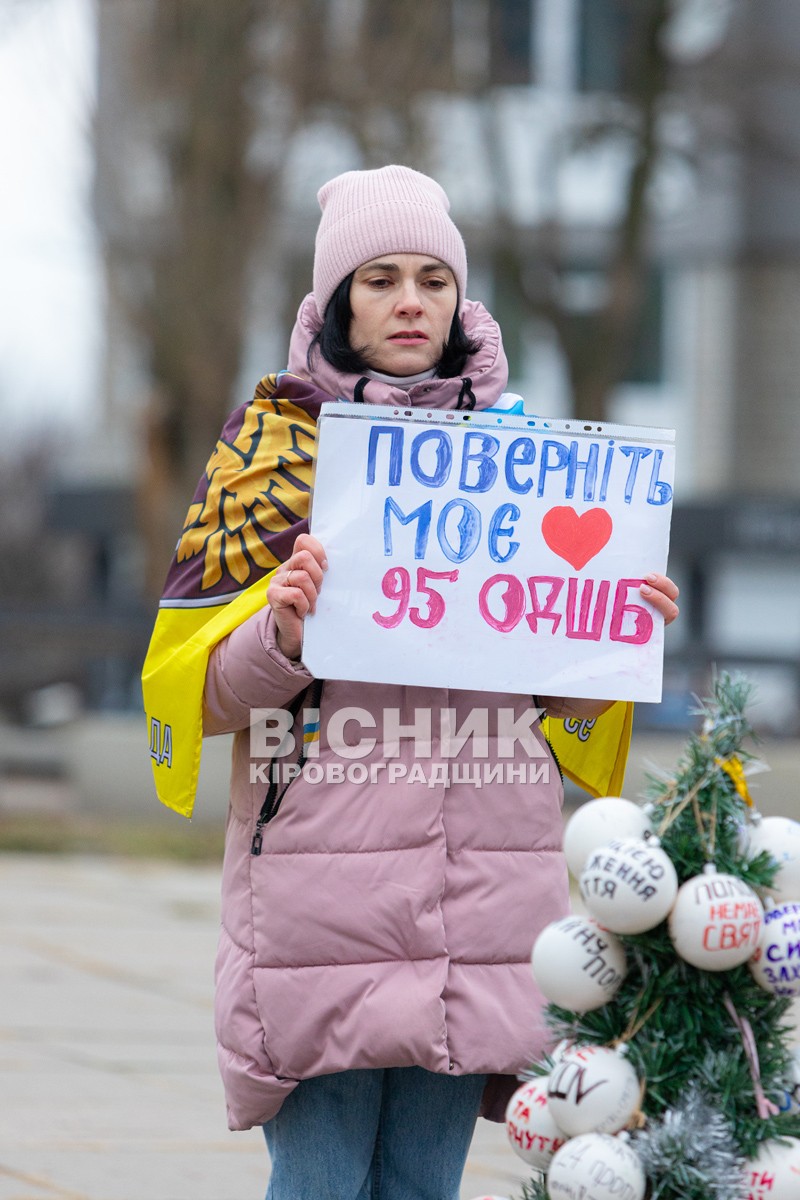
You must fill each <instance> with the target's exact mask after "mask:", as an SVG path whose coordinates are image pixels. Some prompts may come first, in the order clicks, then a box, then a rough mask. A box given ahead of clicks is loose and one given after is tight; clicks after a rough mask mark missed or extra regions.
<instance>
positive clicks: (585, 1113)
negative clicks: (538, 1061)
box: [547, 1046, 641, 1137]
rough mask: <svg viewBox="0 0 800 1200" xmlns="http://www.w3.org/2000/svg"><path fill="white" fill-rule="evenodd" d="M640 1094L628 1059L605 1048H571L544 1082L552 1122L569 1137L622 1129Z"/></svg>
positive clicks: (637, 1079) (628, 1119) (613, 1131)
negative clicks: (545, 1083)
mask: <svg viewBox="0 0 800 1200" xmlns="http://www.w3.org/2000/svg"><path fill="white" fill-rule="evenodd" d="M640 1092H641V1089H640V1087H639V1078H638V1076H637V1074H636V1072H635V1071H634V1069H633V1067H632V1066H631V1064H630V1063H629V1062H628V1060H627V1058H625V1056H624V1055H623V1054H621V1053H620V1052H619V1051H618V1050H610V1049H609V1048H608V1047H607V1046H573V1047H572V1049H570V1050H568V1051H567V1053H566V1054H565V1055H564V1056H563V1058H562V1059H561V1061H560V1062H559V1063H556V1065H555V1066H554V1067H553V1070H552V1071H551V1072H550V1075H549V1077H548V1080H547V1100H548V1103H549V1105H550V1111H551V1113H552V1114H553V1119H554V1120H555V1123H556V1125H558V1127H559V1129H563V1130H564V1133H566V1134H567V1135H568V1136H569V1137H575V1136H576V1135H577V1134H579V1133H616V1132H617V1131H618V1130H619V1129H623V1128H624V1126H625V1125H627V1124H628V1122H629V1121H630V1119H631V1117H632V1116H633V1114H634V1113H635V1112H636V1110H637V1108H638V1107H639V1097H640Z"/></svg>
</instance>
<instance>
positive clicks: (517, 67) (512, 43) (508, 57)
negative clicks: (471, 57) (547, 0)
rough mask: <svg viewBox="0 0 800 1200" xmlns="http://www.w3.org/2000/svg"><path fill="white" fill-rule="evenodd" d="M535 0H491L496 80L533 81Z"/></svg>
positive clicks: (493, 78)
mask: <svg viewBox="0 0 800 1200" xmlns="http://www.w3.org/2000/svg"><path fill="white" fill-rule="evenodd" d="M533 12H534V2H533V0H490V2H489V79H490V82H491V83H493V84H500V85H504V84H525V83H532V82H533V72H532V53H533V28H532V26H533Z"/></svg>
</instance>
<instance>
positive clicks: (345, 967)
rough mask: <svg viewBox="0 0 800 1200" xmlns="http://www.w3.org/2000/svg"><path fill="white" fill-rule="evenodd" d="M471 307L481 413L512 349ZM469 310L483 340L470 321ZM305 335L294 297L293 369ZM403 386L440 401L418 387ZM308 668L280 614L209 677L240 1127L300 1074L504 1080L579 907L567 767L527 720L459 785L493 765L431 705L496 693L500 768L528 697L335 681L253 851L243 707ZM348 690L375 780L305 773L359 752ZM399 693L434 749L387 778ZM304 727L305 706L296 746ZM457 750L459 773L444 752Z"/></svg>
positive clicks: (457, 713)
mask: <svg viewBox="0 0 800 1200" xmlns="http://www.w3.org/2000/svg"><path fill="white" fill-rule="evenodd" d="M470 314H475V315H476V316H477V318H478V320H479V323H480V325H481V327H480V328H479V329H478V330H477V331H478V333H479V334H480V333H481V332H482V330H483V329H485V330H487V332H488V333H490V334H491V336H490V337H484V349H483V351H481V352H479V354H478V355H477V356H476V360H477V361H475V362H473V363H471V364H470V386H471V390H472V391H473V393H474V394H475V396H476V397H477V407H479V408H482V407H488V406H489V405H490V404H491V403H493V402H494V401H495V400H496V399H497V398H498V396H499V395H500V393H501V392H502V390H503V386H504V383H505V376H504V364H505V360H504V358H503V355H502V347H501V345H500V340H499V333H498V334H497V335H496V336H495V334H494V330H496V326H494V323H493V322H491V318H489V317H488V314H486V313H485V310H483V309H482V308H480V306H477V305H471V306H469V313H468V318H469V315H470ZM488 322H491V326H489V324H488ZM465 323H466V324H467V329H468V332H469V333H471V334H473V335H474V334H475V332H476V323H475V319H471V320H470V319H468V320H467V322H465ZM470 326H471V327H470ZM312 328H313V322H312ZM298 330H299V332H298ZM304 336H305V334H304V325H303V321H302V310H301V321H300V322H299V325H298V327H297V329H296V334H295V338H294V341H293V357H294V364H292V362H290V367H292V366H293V368H294V370H295V371H299V370H301V369H302V354H303V351H302V346H303V344H304ZM305 344H307V340H306V341H305ZM482 356H483V357H482ZM330 370H331V369H330V368H328V371H330ZM315 380H316V376H315ZM338 382H339V384H342V383H345V382H346V381H342V380H341V378H340V379H339V381H338ZM320 383H321V386H325V387H326V389H327V390H329V391H330V392H331V393H332V394H334V395H336V394H338V395H347V394H352V393H351V392H350V393H348V391H347V390H346V388H345V387H343V386H339V387H336V386H332V385H331V381H330V380H328V379H327V378H326V379H325V380H324V381H323V380H321V381H320ZM431 384H432V385H433V387H434V390H435V399H433V402H434V403H436V404H437V406H442V407H452V406H454V405H455V402H456V397H457V395H458V392H459V388H460V386H461V380H432V381H430V384H429V385H427V386H428V387H430V385H431ZM442 385H448V386H447V387H443V386H442ZM381 389H383V390H382V391H381ZM370 392H371V393H372V394H370ZM415 392H419V395H418V396H415V394H414V393H415ZM409 397H410V400H411V402H412V403H414V402H415V401H416V402H417V403H420V402H421V403H423V404H425V403H430V402H431V399H432V398H431V397H429V394H428V393H427V392H424V391H423V385H420V384H418V385H415V387H414V388H412V389H411V392H410V393H409ZM366 398H367V400H368V401H372V402H373V403H375V402H381V400H383V401H384V402H390V403H397V402H398V401H397V391H396V389H393V388H386V387H385V386H384V385H380V384H377V383H371V384H370V385H368V387H367V396H366ZM403 402H404V403H406V404H407V403H409V400H408V399H406V398H405V396H404V397H403ZM311 683H312V680H311V676H310V675H309V674H308V672H307V671H306V669H305V667H304V666H303V665H302V664H301V663H296V662H291V661H289V660H287V659H286V658H285V657H284V656H283V655H282V654H281V652H280V651H279V650H278V648H277V645H276V642H275V629H274V621H273V618H272V615H271V613H270V612H269V610H268V609H264V610H262V611H261V612H259V613H257V614H256V615H255V616H254V617H252V618H251V619H250V620H249V621H247V622H245V623H244V624H243V625H242V626H240V627H239V628H238V629H236V630H235V631H234V632H233V633H232V634H230V635H229V636H228V637H227V638H226V639H225V640H224V641H223V642H221V643H220V644H219V645H218V646H217V647H216V649H215V650H214V652H213V653H212V655H211V658H210V662H209V668H208V673H207V677H206V691H205V712H204V725H205V732H206V733H209V734H211V733H220V732H228V731H233V730H235V731H237V733H236V738H235V741H234V754H233V769H232V784H231V806H230V812H229V818H228V828H227V839H226V851H225V864H224V870H223V888H222V899H223V912H222V930H221V936H220V945H219V953H218V959H217V1035H218V1041H219V1061H220V1067H221V1071H222V1076H223V1080H224V1084H225V1090H226V1097H227V1103H228V1114H229V1125H230V1127H231V1128H232V1129H247V1128H249V1127H251V1126H253V1125H258V1124H262V1123H263V1122H265V1121H267V1120H269V1119H270V1118H271V1117H272V1116H274V1115H275V1113H276V1112H277V1111H278V1109H279V1107H280V1105H281V1103H282V1101H283V1099H284V1098H285V1097H286V1095H287V1094H288V1093H289V1092H290V1091H291V1090H292V1089H293V1088H294V1087H295V1086H296V1084H297V1082H298V1081H299V1080H302V1079H306V1078H312V1077H314V1076H317V1075H321V1074H326V1073H328V1072H332V1071H342V1070H347V1069H351V1068H364V1067H388V1066H412V1065H416V1066H421V1067H425V1068H427V1069H428V1070H431V1071H437V1072H447V1071H454V1072H456V1073H458V1074H466V1073H484V1072H485V1073H488V1074H490V1075H492V1076H497V1075H505V1076H508V1077H509V1079H508V1080H507V1083H508V1084H509V1088H508V1089H505V1091H506V1092H507V1091H508V1090H510V1086H513V1084H514V1079H513V1077H514V1075H515V1073H516V1072H517V1071H519V1070H520V1069H521V1068H523V1067H525V1066H526V1065H527V1064H528V1063H529V1062H530V1061H531V1060H532V1059H534V1058H536V1057H537V1056H539V1055H540V1054H541V1052H542V1050H543V1047H544V1045H545V1043H546V1042H547V1041H548V1036H547V1033H546V1030H545V1029H544V1026H543V1021H542V1003H543V1002H542V997H541V996H540V994H539V993H538V991H537V988H536V986H535V984H534V981H533V978H532V975H531V969H530V952H531V947H532V945H533V942H534V940H535V938H536V936H537V934H538V932H539V931H540V930H541V929H542V928H543V926H544V925H546V924H547V923H548V922H550V921H552V920H555V919H556V918H557V917H559V916H562V915H563V914H564V913H565V912H566V910H567V904H568V888H567V873H566V868H565V865H564V860H563V857H562V854H561V803H562V787H561V781H560V777H559V773H558V770H557V768H556V766H555V764H554V763H553V761H552V758H551V756H550V754H549V750H548V748H547V746H546V743H545V742H544V739H543V737H542V735H541V733H540V732H539V730H538V727H536V728H534V731H533V738H534V739H535V742H536V749H535V751H534V753H535V754H537V755H539V756H540V757H534V758H530V757H529V753H530V748H528V750H526V749H525V748H523V747H522V746H521V745H520V744H519V743H518V744H517V745H516V747H515V757H514V758H511V759H506V760H504V761H503V762H502V764H501V765H502V770H501V771H500V772H499V773H500V775H501V776H502V778H500V779H498V780H496V781H495V782H492V783H489V784H487V785H486V786H485V787H480V788H478V787H475V786H474V784H473V783H470V782H467V781H466V780H468V779H469V778H474V775H473V772H474V771H475V769H476V768H477V770H478V771H479V772H481V773H482V772H483V769H484V764H485V763H486V761H487V760H480V759H474V758H473V757H472V750H473V743H472V742H470V741H467V742H466V743H465V745H464V746H463V747H462V748H461V750H460V751H459V752H458V754H457V755H456V757H454V758H450V759H448V758H447V756H446V751H445V750H444V748H443V747H442V746H441V744H440V742H439V740H438V739H439V736H440V732H441V730H442V725H441V721H440V715H439V714H440V710H451V712H450V714H449V716H448V718H447V719H446V724H448V723H449V727H450V728H451V729H452V730H453V731H456V730H458V729H460V728H461V726H462V724H463V723H464V721H465V720H466V719H467V718H468V716H469V714H470V713H471V711H472V710H474V709H488V711H489V733H490V737H489V746H488V749H489V758H488V763H489V764H492V763H495V765H497V763H498V762H499V760H498V759H497V752H498V742H497V733H498V712H499V710H500V709H502V708H505V709H507V710H513V714H508V713H507V714H506V717H505V718H501V720H502V719H505V720H506V722H507V721H508V720H509V719H510V718H511V719H517V718H518V717H521V716H522V714H523V713H524V712H525V710H527V709H529V708H531V707H532V704H533V701H532V700H530V699H527V698H525V697H520V696H501V695H492V694H487V693H479V692H474V693H473V692H465V691H451V690H447V689H431V688H414V687H400V686H397V685H375V684H361V683H350V682H342V681H336V680H331V681H327V682H326V683H325V684H324V687H323V690H322V696H321V701H320V730H321V733H320V739H319V756H318V758H315V759H314V760H313V762H314V763H315V764H318V765H317V766H316V771H315V772H314V773H313V774H312V776H310V777H309V778H306V777H305V776H304V775H300V776H298V777H297V778H295V779H294V780H293V782H291V784H290V785H289V787H288V790H287V791H286V793H285V795H284V797H283V800H282V802H281V805H280V808H279V810H278V811H277V813H276V815H275V816H273V817H272V819H271V820H270V821H269V822H268V823H267V824H266V825H265V826H264V828H263V840H262V845H261V852H260V853H259V854H253V853H252V852H251V851H252V846H253V838H254V833H255V829H256V823H257V821H258V816H259V812H260V810H261V807H262V804H263V802H264V797H265V792H266V790H267V785H266V784H265V783H264V782H263V779H262V778H260V777H259V771H258V766H259V764H258V762H257V761H256V762H251V759H250V739H249V723H250V711H251V709H252V708H278V707H286V706H288V705H290V704H291V702H292V701H293V700H295V698H297V697H299V696H300V694H301V693H303V692H304V691H305V689H306V688H308V686H309V685H310V684H311ZM348 707H356V708H359V709H366V710H368V711H369V713H370V714H372V716H373V717H374V719H375V722H376V728H375V729H370V730H368V731H367V733H368V734H369V736H370V737H374V738H375V739H376V741H375V745H374V747H373V748H372V749H371V750H370V752H369V754H368V755H367V756H366V757H364V758H360V759H359V760H358V761H359V762H361V763H363V764H364V766H365V768H366V772H369V769H370V767H372V766H373V765H377V766H378V769H377V771H374V772H373V775H374V776H376V781H375V782H372V781H370V779H369V777H367V778H366V779H363V781H359V782H354V781H353V778H350V779H348V778H347V776H346V775H345V778H344V779H343V780H342V781H341V782H329V783H315V782H312V779H313V778H316V777H317V776H318V775H319V774H320V772H323V773H324V772H325V770H326V768H327V767H329V766H333V767H338V768H341V767H342V766H343V767H344V768H346V767H348V766H349V765H350V760H348V759H343V758H342V757H341V756H340V755H339V754H338V753H337V750H336V749H335V748H334V747H333V746H331V744H330V741H329V739H328V736H327V730H328V723H329V721H330V719H331V717H332V716H333V715H334V714H336V713H337V712H340V711H341V710H342V709H343V708H348ZM387 709H396V710H398V715H397V719H398V720H399V723H400V725H409V726H410V725H413V724H414V722H415V710H418V709H423V710H426V711H429V712H431V714H432V718H433V719H432V732H433V741H432V745H431V750H430V758H429V759H428V760H426V761H425V762H422V763H421V764H420V767H421V768H422V771H420V770H419V769H418V770H417V771H416V772H415V774H416V778H414V777H413V776H412V778H411V780H409V778H408V777H406V778H399V779H396V780H395V781H394V782H392V780H391V778H390V771H389V770H388V769H387V764H389V763H392V762H393V763H399V764H402V765H403V767H405V768H406V771H405V772H403V771H402V768H399V769H398V771H397V772H396V774H406V776H407V774H408V773H410V772H411V770H412V768H413V767H414V762H415V753H414V750H415V748H414V741H413V739H411V738H408V737H406V738H402V739H401V740H400V742H399V746H398V747H396V748H397V749H398V751H399V752H398V756H397V757H395V758H384V744H383V741H382V737H381V731H382V728H383V713H384V711H385V710H387ZM302 724H303V715H302V712H301V713H300V714H299V715H298V716H297V718H296V721H295V730H294V732H295V734H296V735H297V736H298V738H299V739H300V740H299V741H298V745H300V744H302ZM347 728H348V730H349V731H351V732H352V731H354V729H355V727H354V726H352V725H351V726H348V727H347ZM287 761H290V762H292V761H294V760H293V759H291V758H290V759H288V760H287ZM445 762H449V781H450V782H449V783H447V782H446V780H445V775H444V772H443V771H441V770H440V771H438V772H437V771H436V770H435V769H432V768H433V767H434V766H435V764H439V763H445ZM251 768H253V769H252V770H251ZM512 768H513V769H512ZM364 773H365V772H358V773H353V772H351V776H353V775H356V777H357V778H359V779H361V777H362V776H363V775H364ZM420 774H424V776H425V778H424V779H423V778H420ZM251 776H252V778H253V779H254V782H251ZM531 777H533V778H535V779H536V782H533V783H531V782H528V780H529V779H530V778H531ZM523 779H524V780H525V781H524V782H523ZM495 1082H496V1081H495ZM502 1094H503V1089H500V1090H495V1091H494V1095H495V1098H496V1102H495V1103H494V1105H493V1106H492V1107H493V1111H491V1112H489V1111H487V1115H490V1116H492V1117H493V1118H494V1119H499V1118H500V1117H501V1116H502V1099H501V1097H502Z"/></svg>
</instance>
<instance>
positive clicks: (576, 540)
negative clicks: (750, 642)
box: [303, 403, 674, 701]
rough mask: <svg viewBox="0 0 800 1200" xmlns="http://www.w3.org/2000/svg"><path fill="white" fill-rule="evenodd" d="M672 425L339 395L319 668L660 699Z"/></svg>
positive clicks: (326, 433)
mask: <svg viewBox="0 0 800 1200" xmlns="http://www.w3.org/2000/svg"><path fill="white" fill-rule="evenodd" d="M673 472H674V433H673V432H672V430H661V429H646V428H639V427H634V426H623V425H616V426H611V425H602V426H601V425H594V424H588V423H584V422H580V421H572V420H571V421H545V420H542V419H541V418H539V417H537V418H533V417H525V416H521V417H520V416H508V415H502V414H498V413H492V412H488V413H458V412H437V411H435V410H430V409H398V408H391V407H383V406H378V405H374V406H371V405H361V404H347V403H338V404H325V405H323V406H322V411H321V413H320V419H319V424H318V447H317V462H316V471H315V479H314V495H313V502H312V513H311V531H312V533H313V534H314V536H315V537H317V538H319V540H320V542H321V543H322V545H323V546H324V547H325V550H326V553H327V556H328V562H329V569H328V571H327V573H326V575H325V581H324V584H323V587H322V591H321V593H320V596H319V599H318V602H317V611H316V614H315V615H314V616H312V617H309V618H307V620H306V623H305V635H304V642H303V661H304V662H305V663H306V665H307V667H308V668H309V670H310V671H311V672H312V673H313V674H314V675H315V676H316V677H317V678H320V679H354V680H363V681H365V682H374V683H401V684H416V685H423V686H430V687H442V688H466V689H470V690H480V691H487V692H511V693H521V694H523V695H557V696H584V697H587V698H592V699H616V700H649V701H655V700H660V698H661V678H662V662H663V639H664V631H663V620H662V618H661V617H660V616H659V614H658V613H657V612H656V611H655V610H654V609H653V608H652V607H651V606H649V605H648V604H647V603H646V602H645V601H644V600H643V599H642V597H641V596H640V594H639V590H638V589H639V584H640V583H641V582H642V579H643V577H644V575H645V574H647V573H649V572H651V571H659V572H663V571H665V569H666V563H667V550H668V545H669V525H670V516H671V510H672V481H673Z"/></svg>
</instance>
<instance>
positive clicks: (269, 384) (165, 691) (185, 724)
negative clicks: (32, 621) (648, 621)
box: [142, 371, 633, 817]
mask: <svg viewBox="0 0 800 1200" xmlns="http://www.w3.org/2000/svg"><path fill="white" fill-rule="evenodd" d="M327 400H330V396H328V395H326V394H325V393H324V392H322V391H320V390H319V389H318V388H317V387H315V386H314V384H312V383H310V382H308V381H307V380H304V379H300V378H299V377H298V376H295V375H290V374H289V373H288V372H286V371H284V372H281V373H280V374H278V375H267V376H265V377H264V378H263V379H262V380H261V382H260V383H259V385H258V387H257V388H256V391H255V395H254V397H253V399H252V401H250V403H248V404H244V405H242V406H241V407H240V408H237V409H236V410H235V411H234V412H233V413H231V415H230V417H229V418H228V420H227V421H226V423H225V427H224V428H223V430H222V433H221V435H220V438H219V441H218V442H217V445H216V447H215V448H214V452H213V453H212V455H211V458H210V459H209V461H208V464H207V466H206V469H205V472H204V474H203V476H202V478H201V480H200V483H199V485H198V487H197V491H196V492H195V495H194V499H193V500H192V503H191V505H190V507H189V512H188V514H187V517H186V522H185V524H184V528H183V531H182V533H181V536H180V539H179V541H178V545H177V548H176V551H175V557H174V558H173V561H172V565H171V566H170V569H169V573H168V575H167V581H166V584H165V587H164V594H163V596H162V598H161V602H160V604H159V610H158V617H157V619H156V624H155V628H154V630H153V635H152V638H151V640H150V646H149V649H148V651H147V657H146V659H145V663H144V668H143V671H142V691H143V696H144V708H145V714H146V717H147V725H148V732H149V739H150V758H151V762H152V767H153V776H154V779H155V785H156V792H157V793H158V798H159V800H161V802H162V803H163V804H166V805H167V806H168V807H169V808H174V809H175V810H176V811H177V812H179V813H182V814H183V815H184V816H186V817H190V816H191V815H192V811H193V808H194V798H195V793H196V791H197V778H198V774H199V770H200V752H201V746H202V737H203V687H204V683H205V675H206V668H207V664H208V656H209V654H210V653H211V651H212V650H213V648H214V646H215V645H216V644H217V643H218V642H220V641H221V640H222V639H223V638H224V637H226V636H227V635H228V634H229V633H230V632H231V631H232V630H234V629H236V628H237V627H238V626H239V625H241V624H242V622H243V621H246V620H247V618H248V617H250V616H252V615H253V613H255V612H257V611H258V610H259V609H260V608H262V607H263V605H264V603H265V601H266V593H267V587H268V586H269V581H270V579H271V578H272V575H273V573H274V571H275V569H276V568H277V567H278V566H280V564H281V563H282V562H285V560H286V559H287V558H288V557H289V555H290V554H291V553H292V548H293V546H294V542H295V538H296V537H297V535H298V534H299V533H303V532H305V531H307V529H308V511H309V500H310V497H311V479H312V472H313V465H314V456H315V446H316V422H317V417H318V416H319V410H320V405H321V404H322V403H323V402H325V401H327ZM632 709H633V706H632V705H631V704H626V703H618V704H615V705H614V706H613V708H611V709H610V710H609V712H608V713H606V714H604V715H603V716H602V717H599V718H597V719H596V720H595V721H583V722H581V721H575V722H570V721H558V720H555V719H553V718H549V719H548V721H547V722H546V726H547V728H546V736H547V737H548V740H549V741H550V743H551V745H552V746H553V749H554V751H555V753H556V756H557V758H558V760H559V763H560V765H561V768H562V770H563V771H564V774H565V775H567V776H568V777H569V778H570V779H572V780H573V781H574V782H575V783H577V784H578V785H579V786H581V787H583V788H584V789H585V790H586V791H588V792H589V793H590V794H591V795H594V796H600V795H611V794H619V792H620V791H621V788H622V780H623V777H624V773H625V762H626V759H627V754H628V746H629V743H630V732H631V714H632Z"/></svg>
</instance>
